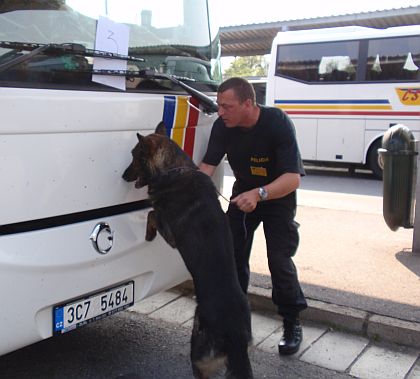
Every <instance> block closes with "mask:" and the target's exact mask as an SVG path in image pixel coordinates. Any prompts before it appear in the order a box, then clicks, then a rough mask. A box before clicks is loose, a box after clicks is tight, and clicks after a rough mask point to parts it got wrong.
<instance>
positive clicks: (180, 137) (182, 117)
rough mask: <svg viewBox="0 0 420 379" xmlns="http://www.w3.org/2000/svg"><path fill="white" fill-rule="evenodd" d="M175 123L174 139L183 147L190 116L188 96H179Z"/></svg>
mask: <svg viewBox="0 0 420 379" xmlns="http://www.w3.org/2000/svg"><path fill="white" fill-rule="evenodd" d="M175 112H176V115H175V124H174V127H173V129H172V139H173V140H174V141H175V142H176V143H177V144H178V146H180V147H181V148H182V147H183V142H184V132H185V127H186V125H187V117H188V97H186V96H178V97H177V103H176V111H175Z"/></svg>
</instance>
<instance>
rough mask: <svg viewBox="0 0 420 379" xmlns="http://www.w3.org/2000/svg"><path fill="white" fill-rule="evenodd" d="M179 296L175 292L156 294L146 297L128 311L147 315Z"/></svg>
mask: <svg viewBox="0 0 420 379" xmlns="http://www.w3.org/2000/svg"><path fill="white" fill-rule="evenodd" d="M180 296H181V295H180V294H179V293H176V292H170V291H166V292H160V293H157V294H156V295H153V296H151V297H148V298H147V299H145V300H142V301H139V302H138V303H135V304H134V305H133V306H132V307H131V308H129V309H128V310H129V311H132V312H139V313H142V314H149V313H152V312H154V311H156V310H157V309H159V308H161V307H163V306H164V305H166V304H168V303H170V302H171V301H173V300H175V299H177V298H178V297H180Z"/></svg>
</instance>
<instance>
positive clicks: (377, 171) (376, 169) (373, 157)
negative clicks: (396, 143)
mask: <svg viewBox="0 0 420 379" xmlns="http://www.w3.org/2000/svg"><path fill="white" fill-rule="evenodd" d="M381 147H382V139H381V138H378V139H377V140H376V141H375V142H374V143H373V144H372V145H371V146H370V148H369V152H368V156H367V165H368V167H369V169H370V170H372V172H373V175H374V176H375V177H376V178H378V179H382V174H383V172H382V167H381V166H380V164H379V154H378V149H379V148H381Z"/></svg>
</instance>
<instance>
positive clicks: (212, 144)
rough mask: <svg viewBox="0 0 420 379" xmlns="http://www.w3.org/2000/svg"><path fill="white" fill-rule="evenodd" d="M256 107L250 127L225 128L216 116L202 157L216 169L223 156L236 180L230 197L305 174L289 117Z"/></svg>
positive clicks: (279, 112) (279, 111) (280, 112)
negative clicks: (287, 176) (255, 118)
mask: <svg viewBox="0 0 420 379" xmlns="http://www.w3.org/2000/svg"><path fill="white" fill-rule="evenodd" d="M259 107H260V116H259V118H258V121H257V123H256V124H255V126H253V127H252V128H244V127H240V126H237V127H234V128H228V127H226V125H225V124H224V122H223V120H222V119H221V118H220V117H219V118H218V119H217V120H216V121H215V123H214V125H213V128H212V132H211V136H210V140H209V145H208V149H207V152H206V155H205V156H204V158H203V162H204V163H206V164H209V165H212V166H217V165H218V164H219V163H220V161H221V159H222V158H223V157H224V156H225V154H226V155H227V158H228V161H229V164H230V166H231V167H232V170H233V173H234V175H235V178H236V182H235V185H234V188H233V196H236V195H238V194H239V193H241V192H245V191H248V190H250V189H252V188H258V187H261V186H264V185H267V184H269V183H271V182H272V181H273V180H275V179H276V178H278V177H279V176H280V175H282V174H284V173H298V174H300V175H305V171H304V169H303V164H302V160H301V157H300V152H299V148H298V145H297V141H296V133H295V128H294V126H293V123H292V121H291V120H290V118H289V117H288V116H287V115H286V113H284V112H283V111H282V110H280V109H278V108H274V107H265V106H261V105H260V106H259ZM291 195H292V194H291ZM288 197H289V196H286V197H285V198H283V199H284V200H283V201H287V200H286V198H288ZM292 197H293V198H295V195H294V193H293V196H292ZM276 200H279V201H281V200H282V199H276ZM271 201H273V200H271Z"/></svg>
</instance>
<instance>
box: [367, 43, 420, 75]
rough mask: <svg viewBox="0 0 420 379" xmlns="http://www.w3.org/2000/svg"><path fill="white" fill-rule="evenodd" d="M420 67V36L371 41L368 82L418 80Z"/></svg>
mask: <svg viewBox="0 0 420 379" xmlns="http://www.w3.org/2000/svg"><path fill="white" fill-rule="evenodd" d="M419 67H420V37H419V36H413V37H394V38H388V39H373V40H371V41H369V49H368V60H367V70H366V80H369V81H375V80H377V81H387V80H394V81H395V80H418V79H419V78H420V69H419Z"/></svg>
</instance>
